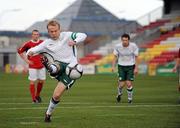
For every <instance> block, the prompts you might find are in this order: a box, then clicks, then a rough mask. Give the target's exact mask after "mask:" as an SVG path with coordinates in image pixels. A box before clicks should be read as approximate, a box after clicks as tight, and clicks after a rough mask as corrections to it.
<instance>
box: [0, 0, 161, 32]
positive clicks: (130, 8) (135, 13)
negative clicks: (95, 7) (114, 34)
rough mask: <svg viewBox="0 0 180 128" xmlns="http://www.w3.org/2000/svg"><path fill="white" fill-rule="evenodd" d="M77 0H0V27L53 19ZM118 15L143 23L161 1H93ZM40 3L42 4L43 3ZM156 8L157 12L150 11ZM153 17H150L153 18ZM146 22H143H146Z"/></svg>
mask: <svg viewBox="0 0 180 128" xmlns="http://www.w3.org/2000/svg"><path fill="white" fill-rule="evenodd" d="M75 1H76V0H0V3H1V4H0V30H12V31H23V30H25V29H27V28H28V27H30V26H31V25H32V24H33V23H35V22H37V21H43V20H46V19H52V18H53V17H55V16H56V15H57V14H59V13H60V12H62V11H63V10H64V9H65V8H66V7H68V6H69V5H71V4H72V3H73V2H75ZM94 1H96V2H97V3H98V4H100V5H101V6H103V7H104V8H105V9H107V10H108V11H110V12H111V13H112V14H114V15H115V16H117V17H118V18H124V19H127V20H139V21H140V22H142V23H145V22H146V21H145V19H147V18H149V17H148V16H147V14H148V13H149V12H151V11H152V12H153V13H154V12H156V14H153V13H152V14H153V15H157V17H160V16H161V13H162V12H159V10H161V9H158V10H157V8H162V7H163V2H162V0H94ZM42 3H43V4H42ZM153 10H156V11H153ZM152 19H153V18H152ZM145 24H146V23H145Z"/></svg>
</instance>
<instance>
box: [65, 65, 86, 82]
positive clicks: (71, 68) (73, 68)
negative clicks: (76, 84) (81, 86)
mask: <svg viewBox="0 0 180 128" xmlns="http://www.w3.org/2000/svg"><path fill="white" fill-rule="evenodd" d="M66 74H67V75H68V77H69V78H71V79H73V80H75V79H79V78H80V77H81V76H82V74H83V68H82V65H80V64H75V65H72V64H69V65H67V67H66Z"/></svg>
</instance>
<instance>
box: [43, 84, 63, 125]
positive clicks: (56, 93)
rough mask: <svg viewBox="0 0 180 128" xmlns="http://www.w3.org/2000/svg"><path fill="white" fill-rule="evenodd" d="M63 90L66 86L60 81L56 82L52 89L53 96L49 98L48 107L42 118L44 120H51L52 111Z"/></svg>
mask: <svg viewBox="0 0 180 128" xmlns="http://www.w3.org/2000/svg"><path fill="white" fill-rule="evenodd" d="M65 90H66V86H65V85H64V84H63V83H62V82H58V84H57V86H56V88H55V90H54V93H53V97H52V99H51V100H50V103H49V106H48V109H47V111H46V114H45V120H44V121H45V122H51V115H52V112H53V111H54V109H55V108H56V106H57V105H58V103H59V101H60V98H61V96H62V94H63V93H64V91H65Z"/></svg>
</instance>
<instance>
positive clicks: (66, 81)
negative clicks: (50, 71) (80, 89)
mask: <svg viewBox="0 0 180 128" xmlns="http://www.w3.org/2000/svg"><path fill="white" fill-rule="evenodd" d="M58 62H59V61H58ZM59 65H60V71H59V73H58V75H57V76H56V77H55V78H56V79H57V80H58V81H61V82H62V83H63V84H64V85H65V86H66V89H69V88H71V86H72V85H73V84H74V83H75V80H72V79H71V78H69V77H68V75H66V67H67V65H68V63H63V62H59Z"/></svg>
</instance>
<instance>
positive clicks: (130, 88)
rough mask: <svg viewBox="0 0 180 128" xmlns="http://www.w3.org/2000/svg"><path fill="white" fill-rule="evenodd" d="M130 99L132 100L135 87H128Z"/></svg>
mask: <svg viewBox="0 0 180 128" xmlns="http://www.w3.org/2000/svg"><path fill="white" fill-rule="evenodd" d="M127 94H128V100H132V97H133V87H132V86H131V87H129V88H127Z"/></svg>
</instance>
